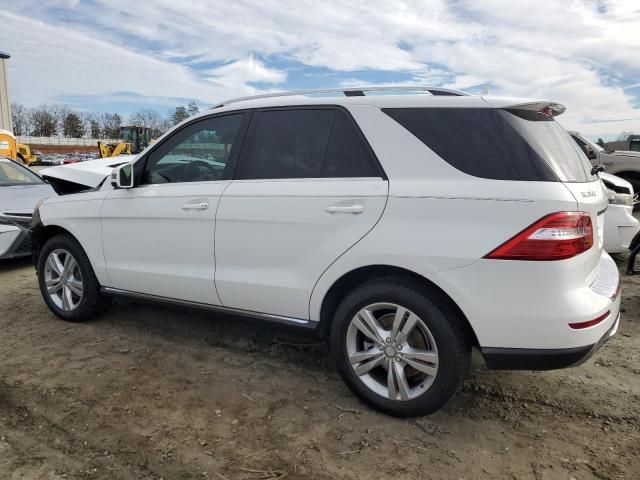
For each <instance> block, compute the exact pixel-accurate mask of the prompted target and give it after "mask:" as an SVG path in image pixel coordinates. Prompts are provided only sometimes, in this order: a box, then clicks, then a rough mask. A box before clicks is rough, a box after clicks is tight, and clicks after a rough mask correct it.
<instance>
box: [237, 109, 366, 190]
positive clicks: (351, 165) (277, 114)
mask: <svg viewBox="0 0 640 480" xmlns="http://www.w3.org/2000/svg"><path fill="white" fill-rule="evenodd" d="M376 176H379V174H378V172H377V170H376V168H375V167H374V163H373V160H372V158H371V155H370V154H369V151H368V150H367V148H366V146H365V144H364V142H363V140H362V138H360V135H359V133H358V131H357V130H356V129H355V127H354V126H353V124H352V123H351V122H350V121H349V119H348V117H347V116H346V115H345V113H344V112H342V111H339V110H333V109H308V110H305V109H287V110H273V111H263V112H256V113H255V114H254V118H253V121H252V126H251V128H250V132H249V135H248V140H247V142H246V145H245V149H244V150H243V154H242V159H241V160H240V165H239V167H238V178H240V179H287V178H336V177H376Z"/></svg>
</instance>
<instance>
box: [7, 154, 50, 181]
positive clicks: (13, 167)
mask: <svg viewBox="0 0 640 480" xmlns="http://www.w3.org/2000/svg"><path fill="white" fill-rule="evenodd" d="M41 184H44V181H42V179H41V178H40V177H39V176H38V175H36V174H35V173H33V172H31V171H29V169H27V168H25V167H22V166H20V165H17V164H15V163H13V162H11V161H9V160H2V159H0V187H2V186H13V185H41Z"/></svg>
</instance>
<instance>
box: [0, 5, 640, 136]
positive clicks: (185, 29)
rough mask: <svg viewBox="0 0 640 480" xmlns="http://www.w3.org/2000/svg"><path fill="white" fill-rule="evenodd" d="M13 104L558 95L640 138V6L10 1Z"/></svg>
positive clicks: (107, 105)
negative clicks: (341, 94)
mask: <svg viewBox="0 0 640 480" xmlns="http://www.w3.org/2000/svg"><path fill="white" fill-rule="evenodd" d="M0 25H1V26H2V27H1V28H0V51H5V52H7V53H9V54H10V55H11V59H10V60H9V64H8V65H9V88H10V97H11V100H12V101H13V102H19V103H23V104H26V105H28V106H35V105H38V104H41V103H65V104H67V105H69V106H71V107H72V108H76V109H79V110H97V111H111V112H119V113H123V114H128V113H131V112H133V111H135V110H138V109H140V108H154V109H156V110H158V111H159V112H161V113H163V114H166V113H167V112H168V111H170V110H171V109H172V108H174V107H175V106H176V105H177V104H186V103H188V102H190V101H196V102H197V103H198V104H199V105H201V106H202V107H204V106H208V105H213V104H215V103H216V102H219V101H221V100H224V99H226V98H232V97H237V96H244V95H252V94H258V93H263V92H271V91H279V90H292V89H306V88H324V87H342V86H359V85H391V86H394V85H402V86H406V85H430V86H442V87H448V88H458V89H464V90H466V91H469V92H472V93H481V92H483V91H486V89H488V90H489V92H490V93H491V94H492V95H494V94H495V95H508V96H517V97H532V98H541V99H549V100H554V101H557V102H559V103H562V104H564V105H565V106H566V107H567V111H566V113H565V114H563V115H562V116H561V117H559V118H558V120H559V121H560V122H561V123H562V124H563V126H565V128H568V129H574V130H580V131H582V132H583V133H584V134H586V135H588V136H590V137H593V138H595V137H598V136H601V137H603V138H605V139H613V138H615V137H617V136H618V134H619V133H620V132H622V131H635V132H636V133H640V2H638V1H637V0H620V1H607V0H563V1H560V0H517V1H509V0H450V1H445V0H422V1H409V0H406V1H405V0H390V1H382V0H366V1H355V0H259V1H245V0H231V1H230V0H225V1H219V0H206V1H205V0H199V1H198V0H179V1H176V0H144V1H140V0H139V1H135V0H0Z"/></svg>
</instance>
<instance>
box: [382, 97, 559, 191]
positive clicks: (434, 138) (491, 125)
mask: <svg viewBox="0 0 640 480" xmlns="http://www.w3.org/2000/svg"><path fill="white" fill-rule="evenodd" d="M383 112H384V113H386V114H387V115H389V116H390V117H391V118H393V119H394V120H395V121H397V122H398V123H400V125H402V126H403V127H404V128H406V129H407V130H408V131H410V132H411V133H412V134H413V135H415V136H416V137H417V138H418V139H419V140H420V141H422V142H423V143H424V144H425V145H426V146H427V147H429V148H430V149H431V150H433V151H434V152H435V153H436V154H437V155H438V156H439V157H441V158H442V159H443V160H445V161H446V162H447V163H449V164H450V165H451V166H453V167H455V168H457V169H458V170H460V171H462V172H464V173H466V174H468V175H473V176H476V177H481V178H489V179H494V180H524V181H547V182H553V181H558V176H557V175H556V174H555V173H554V171H553V170H552V169H551V168H550V166H549V165H548V164H547V162H545V160H544V159H543V158H542V157H541V156H540V154H539V153H538V152H537V151H536V150H535V149H534V148H532V147H531V145H529V143H528V142H527V141H526V140H525V139H524V138H523V137H522V136H521V135H520V134H519V132H518V131H517V130H516V129H515V128H514V126H513V125H512V124H511V123H510V122H509V121H508V120H507V118H505V115H511V114H509V113H508V112H505V111H501V110H497V109H492V108H386V109H383Z"/></svg>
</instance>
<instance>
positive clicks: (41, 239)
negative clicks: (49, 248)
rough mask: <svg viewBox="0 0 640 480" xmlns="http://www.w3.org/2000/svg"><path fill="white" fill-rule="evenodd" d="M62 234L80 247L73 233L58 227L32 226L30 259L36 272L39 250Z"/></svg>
mask: <svg viewBox="0 0 640 480" xmlns="http://www.w3.org/2000/svg"><path fill="white" fill-rule="evenodd" d="M63 234H66V235H69V236H70V237H72V238H73V239H74V240H75V241H76V242H78V243H79V244H80V246H82V244H81V243H80V241H79V240H78V238H77V237H76V236H75V235H74V234H73V233H71V232H70V231H69V230H67V229H66V228H63V227H61V226H59V225H43V224H41V223H39V224H37V225H35V226H33V228H32V229H31V245H32V246H31V258H32V261H33V265H34V267H35V268H36V271H37V270H38V258H39V257H40V250H42V247H43V246H44V244H45V243H46V242H47V240H49V239H50V238H53V237H55V236H56V235H63ZM83 248H84V247H83Z"/></svg>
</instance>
